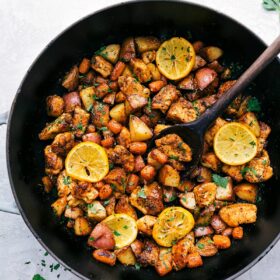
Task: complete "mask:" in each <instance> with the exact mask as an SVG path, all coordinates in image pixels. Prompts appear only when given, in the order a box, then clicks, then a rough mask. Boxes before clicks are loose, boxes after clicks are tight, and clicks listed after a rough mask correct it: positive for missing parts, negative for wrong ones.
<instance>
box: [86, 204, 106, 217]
mask: <svg viewBox="0 0 280 280" xmlns="http://www.w3.org/2000/svg"><path fill="white" fill-rule="evenodd" d="M87 215H88V217H89V218H91V219H94V220H95V221H97V222H100V221H102V220H104V219H105V218H106V216H107V213H106V209H105V208H104V206H103V205H102V204H101V202H100V201H97V200H96V201H93V202H92V203H91V204H89V205H88V207H87Z"/></svg>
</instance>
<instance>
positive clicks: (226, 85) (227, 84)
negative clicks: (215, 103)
mask: <svg viewBox="0 0 280 280" xmlns="http://www.w3.org/2000/svg"><path fill="white" fill-rule="evenodd" d="M235 83H236V80H232V81H226V82H224V83H222V84H221V85H220V87H219V91H218V94H217V97H218V98H220V97H221V96H222V95H223V94H224V93H226V92H227V91H228V90H229V89H230V88H232V87H233V85H234V84H235Z"/></svg>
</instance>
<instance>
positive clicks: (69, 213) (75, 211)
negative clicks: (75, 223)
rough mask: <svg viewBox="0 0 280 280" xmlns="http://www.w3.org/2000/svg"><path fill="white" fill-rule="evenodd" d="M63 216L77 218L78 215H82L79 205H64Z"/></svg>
mask: <svg viewBox="0 0 280 280" xmlns="http://www.w3.org/2000/svg"><path fill="white" fill-rule="evenodd" d="M64 216H65V217H66V218H68V219H73V220H75V219H77V218H78V217H82V216H83V210H82V209H81V208H79V207H73V208H71V207H66V210H65V212H64Z"/></svg>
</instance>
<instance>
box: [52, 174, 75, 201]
mask: <svg viewBox="0 0 280 280" xmlns="http://www.w3.org/2000/svg"><path fill="white" fill-rule="evenodd" d="M56 185H57V194H58V196H60V197H62V196H67V195H68V194H70V192H71V189H72V188H73V187H74V186H75V185H76V183H75V182H74V181H73V180H72V179H71V177H70V176H68V175H67V174H66V171H65V170H63V171H62V172H61V173H60V174H59V176H58V177H57V182H56Z"/></svg>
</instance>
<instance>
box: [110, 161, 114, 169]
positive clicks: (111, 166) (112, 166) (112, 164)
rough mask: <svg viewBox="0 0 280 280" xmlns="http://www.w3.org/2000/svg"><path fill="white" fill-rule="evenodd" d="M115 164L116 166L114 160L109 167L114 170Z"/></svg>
mask: <svg viewBox="0 0 280 280" xmlns="http://www.w3.org/2000/svg"><path fill="white" fill-rule="evenodd" d="M114 166H115V165H114V163H112V162H110V163H109V169H110V170H112V169H113V168H114Z"/></svg>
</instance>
